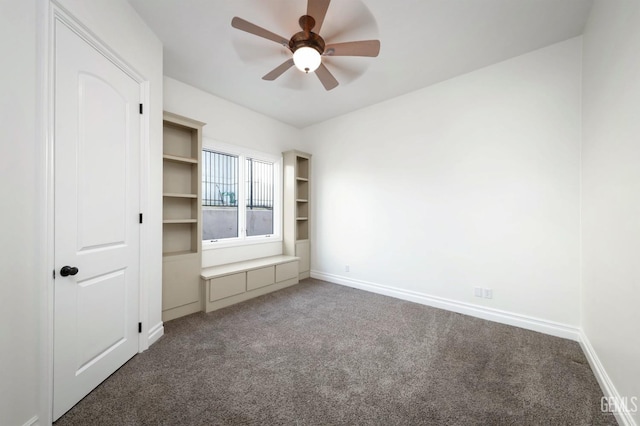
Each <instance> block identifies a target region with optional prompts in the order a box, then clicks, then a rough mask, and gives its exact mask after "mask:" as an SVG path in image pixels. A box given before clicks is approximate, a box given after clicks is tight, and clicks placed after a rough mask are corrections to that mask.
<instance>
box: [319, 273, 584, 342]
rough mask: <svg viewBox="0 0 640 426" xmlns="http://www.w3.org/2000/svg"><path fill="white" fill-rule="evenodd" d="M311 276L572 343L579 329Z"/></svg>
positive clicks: (358, 282)
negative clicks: (560, 338) (559, 338)
mask: <svg viewBox="0 0 640 426" xmlns="http://www.w3.org/2000/svg"><path fill="white" fill-rule="evenodd" d="M311 277H312V278H317V279H319V280H324V281H329V282H331V283H334V284H340V285H344V286H347V287H353V288H357V289H360V290H365V291H370V292H372V293H377V294H382V295H385V296H390V297H395V298H397V299H402V300H408V301H410V302H415V303H420V304H421V305H427V306H432V307H434V308H440V309H445V310H447V311H452V312H457V313H460V314H465V315H471V316H473V317H477V318H482V319H486V320H489V321H495V322H499V323H502V324H507V325H512V326H515V327H520V328H525V329H527V330H533V331H537V332H540V333H544V334H549V335H551V336H556V337H562V338H565V339H570V340H575V341H578V340H579V329H578V328H577V327H573V326H570V325H566V324H561V323H557V322H553V321H547V320H543V319H539V318H534V317H530V316H527V315H521V314H516V313H513V312H507V311H501V310H499V309H493V308H486V307H484V306H476V305H472V304H470V303H464V302H458V301H456V300H451V299H445V298H442V297H437V296H430V295H428V294H424V293H417V292H414V291H408V290H403V289H399V288H396V287H391V286H387V285H382V284H376V283H372V282H367V281H361V280H354V279H351V278H345V277H342V276H339V275H334V274H328V273H324V272H320V271H313V270H312V271H311Z"/></svg>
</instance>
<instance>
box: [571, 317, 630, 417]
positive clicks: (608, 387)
mask: <svg viewBox="0 0 640 426" xmlns="http://www.w3.org/2000/svg"><path fill="white" fill-rule="evenodd" d="M579 336H580V340H579V342H580V346H581V347H582V351H583V352H584V354H585V356H586V357H587V361H589V365H590V366H591V370H592V371H593V373H594V375H595V376H596V379H597V380H598V384H600V389H601V390H602V393H603V394H604V396H605V397H608V398H614V399H616V400H618V401H620V400H621V399H622V398H621V395H620V393H619V392H618V390H617V389H616V387H615V386H614V384H613V382H612V381H611V378H609V375H608V374H607V371H606V370H605V369H604V366H603V365H602V363H601V362H600V358H598V355H597V353H596V350H595V349H594V348H593V346H592V345H591V342H590V341H589V338H588V337H587V335H586V334H585V333H584V330H582V329H581V330H580V335H579ZM613 414H614V415H615V416H616V420H617V421H618V423H619V424H621V425H623V426H636V422H635V421H634V420H633V417H632V416H631V413H628V412H627V413H625V412H617V411H616V412H614V413H613Z"/></svg>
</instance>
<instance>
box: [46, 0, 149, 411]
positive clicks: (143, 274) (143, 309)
mask: <svg viewBox="0 0 640 426" xmlns="http://www.w3.org/2000/svg"><path fill="white" fill-rule="evenodd" d="M38 3H39V4H38V5H39V7H40V9H39V11H38V12H39V16H38V19H39V20H40V22H39V28H40V30H41V33H40V34H39V35H38V48H37V50H38V53H39V54H40V55H39V58H40V61H41V62H40V67H41V71H40V72H41V75H40V81H41V87H39V90H38V92H39V97H40V98H41V101H42V102H41V103H40V105H41V110H40V111H39V113H38V115H39V117H40V123H41V127H40V129H39V133H40V136H41V140H42V142H43V153H42V154H41V158H40V161H39V164H40V165H41V167H42V169H41V170H43V172H42V174H41V177H42V178H43V180H44V182H43V188H44V191H43V196H44V209H43V210H44V212H43V213H44V214H43V219H42V220H43V222H44V229H45V238H44V247H43V249H42V253H43V254H44V264H43V267H42V269H43V271H42V273H43V276H45V277H46V279H45V280H44V281H45V282H44V285H45V288H44V297H43V299H44V300H42V305H41V306H42V310H43V315H42V318H41V322H40V324H41V327H42V328H41V339H40V341H41V342H42V357H41V358H40V363H41V364H40V369H41V371H42V372H43V377H42V382H41V384H42V389H41V391H40V395H39V398H40V401H41V406H42V407H43V409H45V411H44V412H42V413H41V414H42V416H43V417H44V418H42V419H41V420H43V421H44V423H45V424H51V423H52V421H53V371H54V369H53V367H54V359H53V357H54V346H53V343H54V304H55V299H54V296H55V289H54V284H55V280H54V278H53V272H54V271H55V266H56V265H55V210H54V208H55V204H54V201H55V184H54V176H55V169H54V147H55V77H56V76H55V46H56V37H55V28H56V23H58V24H63V25H66V26H67V27H68V28H69V29H71V30H72V31H73V32H74V33H75V34H76V35H78V36H79V37H80V38H81V39H83V40H84V41H85V42H87V43H88V44H89V45H90V46H91V47H93V48H94V49H96V50H97V51H98V52H99V53H100V54H102V55H103V56H104V57H105V58H107V59H108V60H109V61H111V62H112V63H113V64H115V65H116V66H117V67H118V68H120V69H121V70H122V71H123V72H124V73H125V74H127V75H128V76H129V77H131V78H132V79H133V80H134V81H135V82H136V83H138V85H139V86H140V103H142V104H143V105H144V106H145V113H144V114H142V115H141V121H140V147H139V149H140V164H139V165H138V167H139V178H140V181H139V186H140V188H139V190H140V212H141V213H143V214H144V216H145V217H148V216H149V215H148V214H147V211H148V198H149V168H150V164H149V160H150V158H149V153H150V139H149V127H150V114H149V110H150V108H149V105H150V102H149V81H148V79H146V78H145V77H144V76H143V75H142V74H140V73H139V72H138V71H137V70H136V69H135V68H134V67H132V66H131V65H130V64H128V63H127V61H125V60H124V59H123V58H121V57H120V56H119V55H118V54H117V53H116V52H115V51H113V50H112V49H111V48H110V47H109V46H108V45H107V44H106V43H105V42H103V41H102V40H101V39H100V38H99V37H98V36H97V35H95V34H94V33H93V32H92V31H91V30H90V29H89V28H87V27H86V26H85V25H84V24H82V23H81V22H80V21H78V20H77V19H76V18H75V17H74V16H73V15H72V14H71V13H69V12H68V11H67V10H65V8H64V7H63V6H61V5H60V4H58V2H57V1H56V0H40V1H39V2H38ZM150 234H151V233H150V229H149V226H148V224H147V223H142V224H141V225H140V234H139V238H140V244H139V306H138V315H139V317H138V321H139V322H141V323H142V332H141V333H139V334H138V353H140V352H142V351H144V350H146V349H147V348H148V347H149V333H148V332H149V322H148V321H147V319H148V318H149V304H148V300H149V294H150V283H149V279H148V270H147V266H146V264H145V262H143V259H145V258H146V256H147V251H148V249H147V245H146V244H145V242H146V241H149V238H150Z"/></svg>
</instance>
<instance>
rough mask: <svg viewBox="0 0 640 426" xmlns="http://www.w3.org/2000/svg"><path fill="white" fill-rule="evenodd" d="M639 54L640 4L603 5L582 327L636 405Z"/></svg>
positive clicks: (593, 89) (592, 64)
mask: <svg viewBox="0 0 640 426" xmlns="http://www.w3.org/2000/svg"><path fill="white" fill-rule="evenodd" d="M639 52H640V3H639V2H636V1H625V0H606V1H605V0H598V1H596V2H595V3H594V6H593V10H592V13H591V17H590V20H589V22H588V24H587V27H586V30H585V34H584V73H583V88H584V89H583V104H582V105H583V114H584V115H583V149H582V176H583V178H582V241H583V243H582V299H581V308H582V312H581V314H582V327H583V332H584V334H585V336H586V338H587V339H588V341H589V343H590V345H591V346H592V348H593V350H594V352H595V354H596V356H597V358H598V359H599V361H600V363H601V364H602V367H603V369H604V373H605V375H607V376H608V379H609V380H610V384H612V385H613V386H612V388H613V389H611V390H612V391H613V392H615V393H617V394H618V395H619V396H622V397H625V396H626V397H629V398H630V397H632V396H635V397H636V398H640V309H639V307H640V262H639V260H638V256H639V254H640V143H639V138H640V72H639V70H640V53H639ZM605 392H606V391H605ZM638 405H639V406H640V401H638ZM632 417H633V419H635V423H636V424H640V414H639V413H635V414H634V415H633V416H632Z"/></svg>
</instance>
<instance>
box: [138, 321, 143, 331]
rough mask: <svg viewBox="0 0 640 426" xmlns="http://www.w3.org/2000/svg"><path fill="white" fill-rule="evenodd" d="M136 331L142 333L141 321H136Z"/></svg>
mask: <svg viewBox="0 0 640 426" xmlns="http://www.w3.org/2000/svg"><path fill="white" fill-rule="evenodd" d="M138 333H142V323H141V322H139V323H138Z"/></svg>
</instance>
